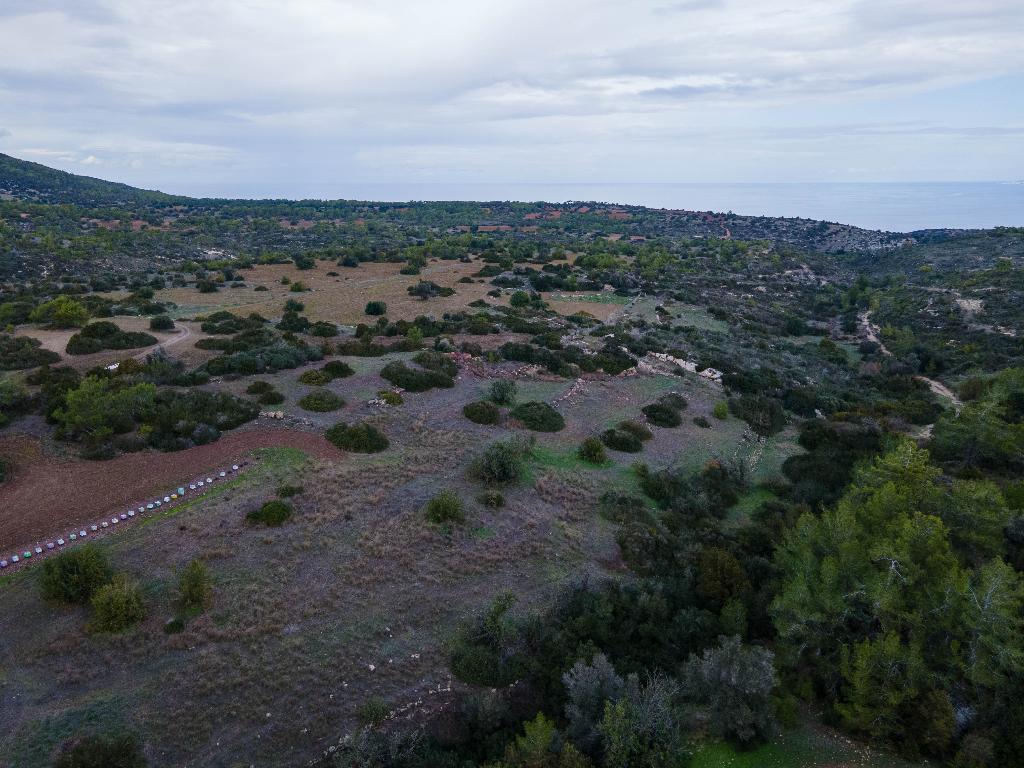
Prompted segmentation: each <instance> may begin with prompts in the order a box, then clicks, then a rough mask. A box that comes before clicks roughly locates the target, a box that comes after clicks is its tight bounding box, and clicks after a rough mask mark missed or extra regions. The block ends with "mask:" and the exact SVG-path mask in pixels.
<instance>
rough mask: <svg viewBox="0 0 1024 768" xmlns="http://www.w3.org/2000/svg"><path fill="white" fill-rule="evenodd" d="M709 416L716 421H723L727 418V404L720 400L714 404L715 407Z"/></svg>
mask: <svg viewBox="0 0 1024 768" xmlns="http://www.w3.org/2000/svg"><path fill="white" fill-rule="evenodd" d="M711 415H712V416H714V417H715V418H716V419H720V420H721V421H725V420H726V419H728V418H729V404H728V403H727V402H725V401H724V400H720V401H718V402H717V403H715V407H714V408H712V409H711Z"/></svg>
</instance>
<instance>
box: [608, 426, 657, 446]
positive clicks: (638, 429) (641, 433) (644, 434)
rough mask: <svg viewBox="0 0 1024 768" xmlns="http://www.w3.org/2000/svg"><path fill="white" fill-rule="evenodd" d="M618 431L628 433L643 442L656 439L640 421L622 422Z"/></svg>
mask: <svg viewBox="0 0 1024 768" xmlns="http://www.w3.org/2000/svg"><path fill="white" fill-rule="evenodd" d="M616 429H619V430H620V431H622V432H628V433H629V434H631V435H633V437H635V438H636V439H637V440H640V441H641V442H643V441H646V440H650V439H651V438H652V437H654V433H653V432H651V430H649V429H648V428H647V427H645V426H644V425H643V424H641V423H640V422H638V421H620V422H619V424H618V426H617V427H616Z"/></svg>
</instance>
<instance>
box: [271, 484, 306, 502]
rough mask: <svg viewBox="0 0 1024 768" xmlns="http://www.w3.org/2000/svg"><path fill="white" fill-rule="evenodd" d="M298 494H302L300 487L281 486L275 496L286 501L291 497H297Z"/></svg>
mask: <svg viewBox="0 0 1024 768" xmlns="http://www.w3.org/2000/svg"><path fill="white" fill-rule="evenodd" d="M300 493H302V486H301V485H281V486H278V489H277V495H278V496H280V497H281V498H282V499H288V498H291V497H292V496H298V495H299V494H300Z"/></svg>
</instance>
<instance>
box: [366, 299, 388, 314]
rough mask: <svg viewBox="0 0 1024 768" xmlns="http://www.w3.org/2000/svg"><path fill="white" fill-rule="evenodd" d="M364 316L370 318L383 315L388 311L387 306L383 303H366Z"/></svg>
mask: <svg viewBox="0 0 1024 768" xmlns="http://www.w3.org/2000/svg"><path fill="white" fill-rule="evenodd" d="M365 311H366V314H368V315H371V316H379V315H384V314H386V313H387V311H388V305H387V304H385V303H384V302H383V301H368V302H366V310H365Z"/></svg>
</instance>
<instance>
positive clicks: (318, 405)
mask: <svg viewBox="0 0 1024 768" xmlns="http://www.w3.org/2000/svg"><path fill="white" fill-rule="evenodd" d="M343 405H345V400H344V399H343V398H341V397H339V396H338V395H336V394H334V393H333V392H331V391H330V390H329V389H318V390H316V391H315V392H310V393H309V394H308V395H305V396H304V397H302V398H301V399H300V400H299V407H300V408H303V409H305V410H307V411H313V412H315V413H327V412H328V411H336V410H338V409H339V408H341V407H342V406H343Z"/></svg>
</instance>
